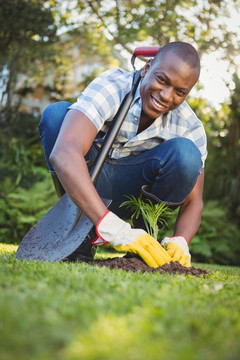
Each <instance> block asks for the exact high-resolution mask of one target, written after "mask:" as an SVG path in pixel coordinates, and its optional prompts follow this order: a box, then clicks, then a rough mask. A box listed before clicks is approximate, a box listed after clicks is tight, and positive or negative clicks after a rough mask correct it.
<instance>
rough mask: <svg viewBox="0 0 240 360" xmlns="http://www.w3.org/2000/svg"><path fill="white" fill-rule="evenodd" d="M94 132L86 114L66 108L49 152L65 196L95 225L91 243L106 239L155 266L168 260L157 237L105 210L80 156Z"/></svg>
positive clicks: (88, 144) (84, 152)
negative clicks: (95, 235)
mask: <svg viewBox="0 0 240 360" xmlns="http://www.w3.org/2000/svg"><path fill="white" fill-rule="evenodd" d="M96 135H97V129H96V127H95V126H94V125H93V124H92V122H91V121H90V120H89V118H88V117H87V116H85V115H84V114H83V113H81V112H80V111H78V110H69V112H68V113H67V115H66V117H65V119H64V121H63V124H62V127H61V130H60V132H59V135H58V138H57V141H56V144H55V146H54V148H53V150H52V153H51V156H50V161H51V164H52V165H53V168H54V170H55V171H56V173H57V175H58V177H59V179H60V181H61V182H62V184H63V187H64V189H65V191H66V192H67V194H68V195H69V197H70V198H71V199H72V200H73V201H74V202H75V204H76V205H77V206H78V207H79V208H80V209H81V210H82V211H83V212H84V213H85V215H86V216H87V217H88V218H89V219H90V220H91V221H92V222H93V224H94V225H97V226H96V232H97V235H98V239H95V242H94V244H96V245H98V244H100V243H102V242H104V243H105V242H108V243H109V244H111V246H112V247H113V248H114V249H116V250H118V251H128V252H132V253H135V254H138V255H139V256H141V257H142V259H143V260H144V261H145V262H146V263H147V264H148V265H149V266H152V267H155V268H156V267H158V266H162V265H163V264H165V263H169V262H170V261H171V257H170V255H169V254H168V253H167V251H166V250H165V249H164V248H163V247H162V246H161V245H160V244H159V243H158V241H157V240H155V239H154V238H152V237H151V236H150V235H148V234H147V233H146V232H145V231H143V230H142V229H132V228H131V226H130V225H129V224H128V223H126V222H125V221H123V220H121V219H120V218H119V217H118V216H116V215H115V214H113V213H112V212H110V211H108V209H107V208H106V206H105V205H104V203H103V202H102V200H101V198H100V196H99V195H98V193H97V191H96V189H95V187H94V185H93V183H92V180H91V177H90V175H89V173H88V169H87V166H86V163H85V159H84V156H85V155H86V154H87V152H88V151H89V149H90V147H91V145H92V143H93V140H94V138H95V137H96ZM99 240H100V241H99Z"/></svg>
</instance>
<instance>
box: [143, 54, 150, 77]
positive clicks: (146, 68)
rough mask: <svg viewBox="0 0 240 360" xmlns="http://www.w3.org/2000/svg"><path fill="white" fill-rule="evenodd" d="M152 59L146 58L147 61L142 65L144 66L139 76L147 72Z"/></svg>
mask: <svg viewBox="0 0 240 360" xmlns="http://www.w3.org/2000/svg"><path fill="white" fill-rule="evenodd" d="M151 62H152V59H150V60H148V62H147V63H146V64H145V65H144V67H143V68H142V70H141V77H142V78H143V77H144V76H145V75H146V73H147V72H148V70H149V68H150V65H151Z"/></svg>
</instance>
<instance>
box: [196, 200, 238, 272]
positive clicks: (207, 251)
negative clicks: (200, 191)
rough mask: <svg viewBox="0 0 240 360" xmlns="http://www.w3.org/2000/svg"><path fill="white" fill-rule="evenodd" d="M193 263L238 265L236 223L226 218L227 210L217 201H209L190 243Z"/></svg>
mask: <svg viewBox="0 0 240 360" xmlns="http://www.w3.org/2000/svg"><path fill="white" fill-rule="evenodd" d="M190 251H191V254H192V259H193V261H200V262H207V263H215V264H222V265H237V266H239V265H240V243H239V229H238V226H237V221H235V222H234V221H233V220H232V219H231V218H230V219H229V218H228V210H227V208H225V207H224V206H223V205H222V204H220V203H219V202H218V201H209V202H208V203H207V204H206V205H205V207H204V210H203V214H202V219H201V225H200V227H199V230H198V232H197V234H196V235H195V236H194V238H193V240H192V241H191V243H190Z"/></svg>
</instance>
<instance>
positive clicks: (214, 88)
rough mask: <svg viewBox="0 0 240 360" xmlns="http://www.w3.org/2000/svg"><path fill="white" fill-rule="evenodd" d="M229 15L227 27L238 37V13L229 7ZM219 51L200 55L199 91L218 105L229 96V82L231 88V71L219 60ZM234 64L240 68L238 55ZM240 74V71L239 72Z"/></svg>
mask: <svg viewBox="0 0 240 360" xmlns="http://www.w3.org/2000/svg"><path fill="white" fill-rule="evenodd" d="M230 13H231V16H230V18H229V20H228V27H229V29H230V30H232V31H235V32H236V33H237V34H238V37H239V38H240V13H239V12H236V11H235V10H233V9H230ZM219 57H220V53H218V52H215V53H212V54H209V55H206V56H203V57H202V70H201V75H200V83H201V85H203V86H204V89H203V90H202V91H201V92H200V93H201V95H203V97H204V98H206V99H207V100H208V101H209V102H210V103H211V104H212V105H215V106H217V107H218V106H219V104H220V103H223V102H225V101H227V100H228V98H229V89H228V87H227V85H226V83H229V84H230V86H229V88H230V89H231V88H232V86H233V84H232V81H231V79H232V72H229V71H228V66H227V62H225V61H223V60H219ZM235 64H236V65H238V66H239V68H240V55H239V56H236V58H235ZM239 75H240V72H239Z"/></svg>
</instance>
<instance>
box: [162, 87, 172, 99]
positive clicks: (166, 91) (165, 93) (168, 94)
mask: <svg viewBox="0 0 240 360" xmlns="http://www.w3.org/2000/svg"><path fill="white" fill-rule="evenodd" d="M160 95H161V98H162V100H163V101H164V102H170V101H171V100H172V98H173V89H172V87H171V86H165V87H164V88H163V89H162V90H161V92H160Z"/></svg>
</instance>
